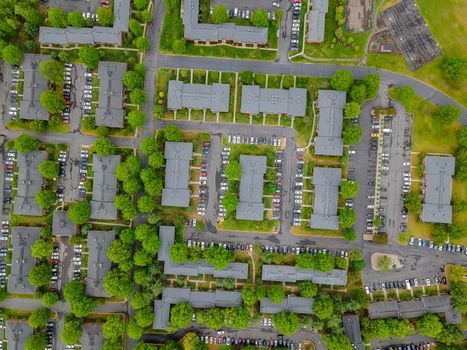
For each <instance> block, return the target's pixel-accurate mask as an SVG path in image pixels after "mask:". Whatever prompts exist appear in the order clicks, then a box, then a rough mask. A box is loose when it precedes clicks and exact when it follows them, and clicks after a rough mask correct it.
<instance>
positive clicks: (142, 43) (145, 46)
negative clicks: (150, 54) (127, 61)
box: [135, 36, 151, 52]
mask: <svg viewBox="0 0 467 350" xmlns="http://www.w3.org/2000/svg"><path fill="white" fill-rule="evenodd" d="M135 46H136V48H137V49H138V50H139V51H141V52H147V51H148V50H149V48H150V47H151V42H150V41H149V39H148V38H146V37H144V36H139V37H137V38H136V39H135Z"/></svg>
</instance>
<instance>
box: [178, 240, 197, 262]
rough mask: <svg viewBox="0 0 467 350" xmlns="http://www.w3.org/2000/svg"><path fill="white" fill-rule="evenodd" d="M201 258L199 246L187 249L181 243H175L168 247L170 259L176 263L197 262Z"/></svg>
mask: <svg viewBox="0 0 467 350" xmlns="http://www.w3.org/2000/svg"><path fill="white" fill-rule="evenodd" d="M201 256H202V252H201V248H200V247H199V246H194V245H192V246H190V247H188V246H187V245H186V244H185V243H183V242H176V243H175V244H174V245H172V247H170V257H171V258H172V260H173V261H174V262H176V263H184V262H198V261H199V260H200V259H201Z"/></svg>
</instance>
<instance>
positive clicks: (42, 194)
mask: <svg viewBox="0 0 467 350" xmlns="http://www.w3.org/2000/svg"><path fill="white" fill-rule="evenodd" d="M34 199H35V200H36V202H37V204H38V205H39V206H40V207H41V208H42V209H43V210H49V209H50V208H51V207H52V206H53V205H54V204H55V202H56V201H57V195H56V194H55V193H54V192H52V191H47V190H41V191H39V192H37V193H36V196H35V198H34Z"/></svg>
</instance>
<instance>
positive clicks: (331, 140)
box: [314, 90, 347, 156]
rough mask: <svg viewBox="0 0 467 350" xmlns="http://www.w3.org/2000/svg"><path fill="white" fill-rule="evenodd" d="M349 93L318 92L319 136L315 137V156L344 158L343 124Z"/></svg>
mask: <svg viewBox="0 0 467 350" xmlns="http://www.w3.org/2000/svg"><path fill="white" fill-rule="evenodd" d="M346 98H347V93H346V92H343V91H334V90H319V91H318V108H319V122H318V136H316V137H315V142H314V143H315V154H317V155H321V156H342V153H343V150H344V142H343V140H342V123H343V120H344V108H345V104H346Z"/></svg>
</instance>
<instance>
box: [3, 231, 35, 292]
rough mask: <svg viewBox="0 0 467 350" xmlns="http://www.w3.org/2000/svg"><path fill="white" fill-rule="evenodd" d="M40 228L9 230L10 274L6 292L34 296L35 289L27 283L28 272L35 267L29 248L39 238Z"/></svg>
mask: <svg viewBox="0 0 467 350" xmlns="http://www.w3.org/2000/svg"><path fill="white" fill-rule="evenodd" d="M40 231H41V229H40V227H19V226H15V227H13V228H12V229H11V245H12V251H13V255H12V257H11V272H10V275H9V276H8V284H7V291H8V293H15V294H34V293H35V292H36V287H35V286H33V285H32V284H31V283H30V282H29V278H28V277H29V272H30V271H31V269H32V268H33V267H34V266H36V258H34V257H33V256H32V253H31V246H32V245H33V244H34V242H35V241H36V240H38V239H39V237H40Z"/></svg>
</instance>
